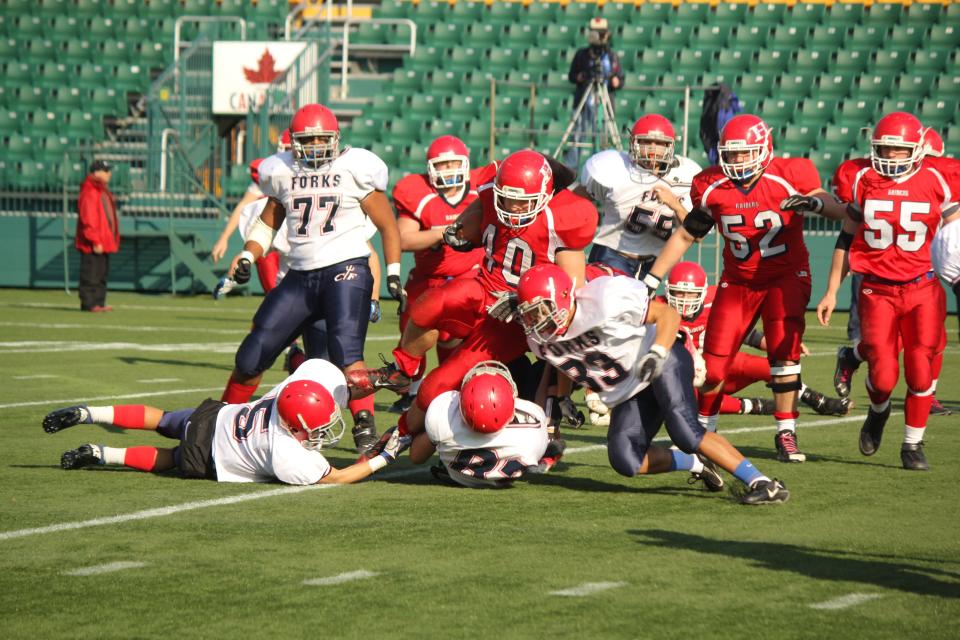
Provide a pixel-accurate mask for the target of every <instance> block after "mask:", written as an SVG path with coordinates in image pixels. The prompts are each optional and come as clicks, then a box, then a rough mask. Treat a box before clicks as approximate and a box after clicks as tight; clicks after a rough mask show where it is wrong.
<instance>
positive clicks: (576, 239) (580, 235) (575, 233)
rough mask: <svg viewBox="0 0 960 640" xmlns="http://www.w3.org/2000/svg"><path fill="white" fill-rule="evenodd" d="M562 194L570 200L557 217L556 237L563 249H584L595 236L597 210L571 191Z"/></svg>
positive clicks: (598, 219)
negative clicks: (568, 196) (569, 197)
mask: <svg viewBox="0 0 960 640" xmlns="http://www.w3.org/2000/svg"><path fill="white" fill-rule="evenodd" d="M564 193H567V194H569V195H570V196H572V198H571V199H570V200H568V201H567V202H565V203H564V206H563V208H562V209H561V212H562V213H561V214H560V215H558V216H557V217H558V220H556V222H555V224H556V225H557V235H558V236H559V238H560V240H561V242H562V244H563V247H564V248H565V249H584V248H586V246H587V245H588V244H590V243H591V242H593V237H594V236H595V235H596V234H597V223H598V222H599V221H600V217H599V214H598V213H597V208H596V207H595V206H593V203H592V202H590V201H589V200H587V199H586V198H583V197H581V196H578V195H576V194H574V193H573V192H572V191H566V192H564Z"/></svg>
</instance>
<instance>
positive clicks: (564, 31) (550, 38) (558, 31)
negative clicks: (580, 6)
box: [541, 24, 579, 49]
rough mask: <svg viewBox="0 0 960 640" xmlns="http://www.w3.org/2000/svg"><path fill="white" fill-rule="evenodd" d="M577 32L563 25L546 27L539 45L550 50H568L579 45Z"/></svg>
mask: <svg viewBox="0 0 960 640" xmlns="http://www.w3.org/2000/svg"><path fill="white" fill-rule="evenodd" d="M578 39H579V32H578V31H577V30H576V29H574V28H571V27H570V26H569V25H565V24H551V25H547V28H546V30H545V31H544V32H543V39H542V40H541V45H542V46H544V47H549V48H551V49H568V48H570V47H573V46H574V45H575V44H579V43H578V42H577V41H578Z"/></svg>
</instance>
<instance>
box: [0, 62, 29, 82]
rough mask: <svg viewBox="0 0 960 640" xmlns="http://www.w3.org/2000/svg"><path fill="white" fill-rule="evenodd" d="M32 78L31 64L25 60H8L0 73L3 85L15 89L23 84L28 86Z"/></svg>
mask: <svg viewBox="0 0 960 640" xmlns="http://www.w3.org/2000/svg"><path fill="white" fill-rule="evenodd" d="M33 78H34V71H33V65H29V64H27V63H25V62H8V63H7V64H5V65H4V67H3V73H2V74H0V83H2V85H3V86H5V87H10V88H12V89H17V88H19V87H23V86H30V84H31V83H32V82H33Z"/></svg>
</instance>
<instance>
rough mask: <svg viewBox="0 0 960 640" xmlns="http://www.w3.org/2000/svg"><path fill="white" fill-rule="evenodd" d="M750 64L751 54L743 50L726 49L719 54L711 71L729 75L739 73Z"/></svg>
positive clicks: (711, 66)
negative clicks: (746, 53)
mask: <svg viewBox="0 0 960 640" xmlns="http://www.w3.org/2000/svg"><path fill="white" fill-rule="evenodd" d="M749 66H750V56H749V55H745V54H744V53H743V52H742V51H737V50H733V49H724V50H722V51H720V53H718V54H717V57H716V59H714V61H713V64H711V65H710V71H712V72H716V73H723V74H727V75H738V74H740V73H743V72H744V71H746V70H747V68H748V67H749Z"/></svg>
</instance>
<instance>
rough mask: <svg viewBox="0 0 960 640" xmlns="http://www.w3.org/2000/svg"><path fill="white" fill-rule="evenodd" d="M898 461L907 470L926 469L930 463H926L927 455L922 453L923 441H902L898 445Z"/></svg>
mask: <svg viewBox="0 0 960 640" xmlns="http://www.w3.org/2000/svg"><path fill="white" fill-rule="evenodd" d="M900 462H902V463H903V468H904V469H907V470H909V471H927V470H928V469H930V465H929V464H927V456H925V455H924V454H923V442H917V443H915V444H907V443H906V442H904V443H903V446H901V447H900Z"/></svg>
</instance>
